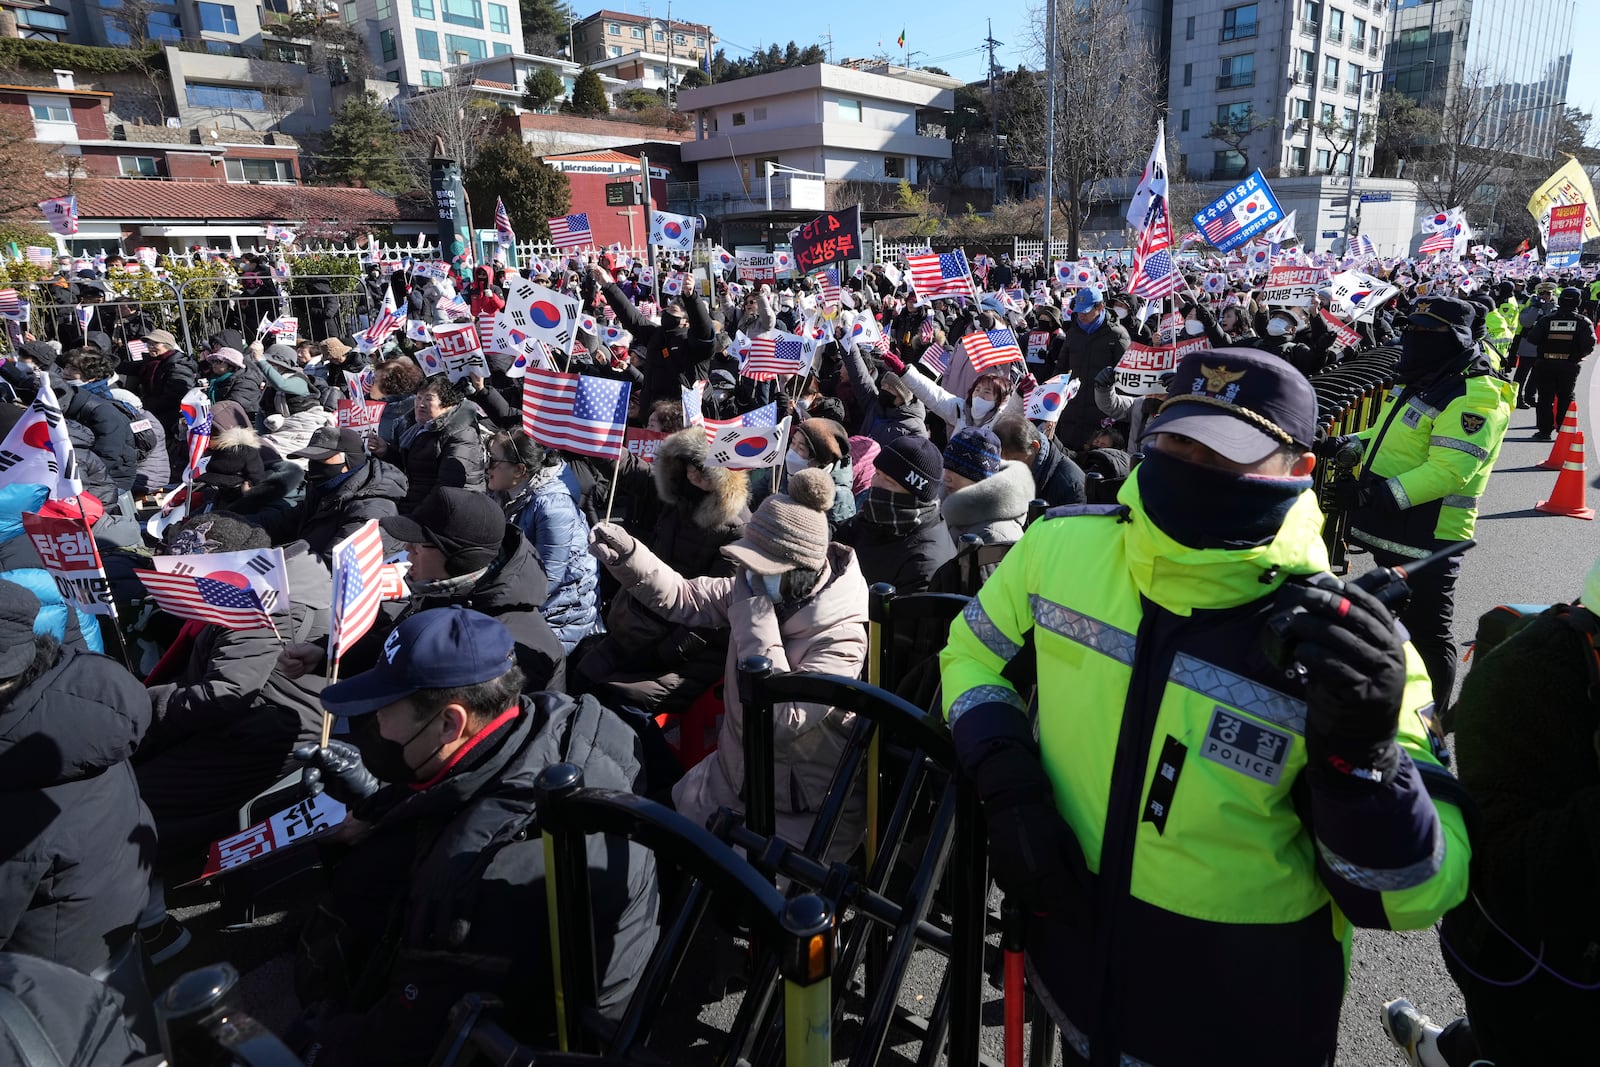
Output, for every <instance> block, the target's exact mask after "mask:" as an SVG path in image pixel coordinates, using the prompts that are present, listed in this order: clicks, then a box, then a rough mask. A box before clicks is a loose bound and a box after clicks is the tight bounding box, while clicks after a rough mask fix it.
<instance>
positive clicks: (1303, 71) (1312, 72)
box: [1295, 49, 1317, 82]
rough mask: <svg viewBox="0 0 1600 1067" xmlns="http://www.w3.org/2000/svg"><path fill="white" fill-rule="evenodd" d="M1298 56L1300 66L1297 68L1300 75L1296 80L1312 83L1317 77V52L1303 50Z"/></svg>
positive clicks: (1297, 75)
mask: <svg viewBox="0 0 1600 1067" xmlns="http://www.w3.org/2000/svg"><path fill="white" fill-rule="evenodd" d="M1296 55H1297V56H1298V57H1299V59H1298V66H1297V68H1296V69H1297V71H1298V73H1297V74H1296V75H1295V80H1296V81H1303V82H1309V81H1311V80H1312V79H1314V78H1315V77H1316V76H1317V54H1316V53H1315V52H1307V51H1305V50H1304V49H1302V50H1300V51H1299V52H1298V53H1296Z"/></svg>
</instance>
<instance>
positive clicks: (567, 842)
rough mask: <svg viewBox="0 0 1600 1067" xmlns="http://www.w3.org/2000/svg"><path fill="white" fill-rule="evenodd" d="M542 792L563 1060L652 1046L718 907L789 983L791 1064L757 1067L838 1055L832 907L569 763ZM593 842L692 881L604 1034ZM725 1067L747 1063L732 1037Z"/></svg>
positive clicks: (617, 1055)
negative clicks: (589, 845)
mask: <svg viewBox="0 0 1600 1067" xmlns="http://www.w3.org/2000/svg"><path fill="white" fill-rule="evenodd" d="M534 788H535V790H536V796H537V799H538V803H539V818H540V825H541V828H542V832H543V834H544V850H545V885H546V900H547V904H548V911H549V916H548V918H549V922H550V936H551V958H552V963H553V966H554V970H555V983H556V985H555V988H556V1020H557V1031H558V1039H559V1040H558V1043H559V1044H560V1046H561V1051H562V1052H575V1053H583V1052H595V1051H603V1052H604V1053H605V1055H606V1056H607V1057H612V1058H614V1059H617V1060H622V1059H626V1058H627V1057H628V1056H629V1055H630V1054H631V1053H633V1052H635V1051H637V1050H638V1049H640V1048H641V1047H642V1046H643V1045H644V1043H645V1041H646V1039H647V1038H648V1036H649V1034H650V1031H651V1027H652V1025H653V1024H654V1021H655V1017H656V1015H657V1013H658V1012H659V1010H660V1007H661V1001H662V997H663V995H664V994H665V992H666V991H667V989H668V987H669V986H670V985H671V984H672V982H673V980H674V978H675V977H676V976H677V974H678V970H679V968H680V967H681V965H682V964H683V961H684V957H685V955H686V953H687V951H688V949H689V945H690V942H691V941H692V939H693V937H694V934H695V931H696V930H697V929H698V928H699V926H700V923H701V922H702V921H703V920H704V918H705V916H706V915H707V912H708V908H709V906H710V904H711V901H712V899H713V897H715V898H716V899H717V901H718V904H719V907H721V908H723V909H724V910H725V911H726V912H727V913H730V914H739V915H741V916H742V917H743V918H745V919H746V920H747V921H748V922H749V924H750V936H751V944H752V946H753V947H756V948H758V949H760V950H761V951H763V953H764V954H765V955H766V956H767V957H768V958H770V959H771V960H773V962H774V966H775V968H776V970H777V971H778V972H779V973H780V974H781V975H782V977H783V983H784V991H783V1018H784V1026H783V1033H784V1042H783V1051H782V1055H781V1057H779V1056H776V1055H775V1056H774V1057H772V1058H769V1059H767V1060H765V1061H757V1062H765V1063H771V1064H778V1063H783V1064H786V1065H787V1067H827V1065H828V1064H829V1062H830V1059H831V1056H832V1014H831V1012H832V1000H833V997H832V975H833V968H834V945H835V937H836V930H835V922H834V914H835V913H834V910H833V908H832V907H831V905H830V903H829V902H828V901H827V900H825V899H823V898H822V897H820V896H817V895H814V894H811V893H804V894H800V895H798V896H794V897H792V898H786V897H785V896H784V894H782V893H780V892H779V891H778V890H777V888H776V887H775V886H774V885H773V884H772V882H771V881H770V880H768V879H767V878H766V877H764V876H763V875H762V874H761V873H760V872H759V871H758V870H757V869H756V868H755V867H754V866H752V865H751V864H750V863H748V862H746V861H745V860H744V859H742V858H741V857H740V856H739V855H738V854H737V853H735V852H734V851H733V850H732V849H731V848H729V847H728V845H727V844H725V843H724V842H722V841H720V840H718V839H717V837H716V836H714V835H713V834H712V833H711V831H709V830H707V829H706V828H704V827H701V826H697V825H695V824H694V823H693V822H691V821H690V820H688V819H686V818H684V817H683V816H682V815H679V814H678V813H677V812H675V811H673V810H671V809H670V808H667V807H664V806H662V805H660V804H657V803H655V802H654V801H650V800H646V799H645V798H643V797H640V796H635V795H634V794H632V793H622V792H615V791H611V790H604V789H586V788H584V786H583V776H582V772H581V771H580V770H579V769H578V768H577V767H575V766H573V765H572V764H570V763H560V764H556V765H554V766H551V767H546V768H545V769H544V770H543V771H542V772H541V773H540V774H539V777H538V779H537V780H536V781H535V783H534ZM589 834H611V835H615V836H618V837H625V838H627V839H628V840H630V841H635V842H638V843H640V844H642V845H644V846H645V847H646V848H648V849H650V850H651V851H652V852H654V853H655V854H656V856H657V857H659V858H662V859H665V860H666V861H667V862H668V863H670V864H671V865H672V866H673V867H675V868H677V869H679V870H681V871H683V872H684V874H685V875H687V876H688V879H689V881H688V885H687V887H686V888H685V890H684V893H683V896H682V901H681V904H680V906H679V907H678V908H677V909H676V911H675V912H673V913H672V917H671V919H670V921H669V922H668V923H667V924H666V926H665V927H664V928H663V929H662V931H661V935H660V938H659V940H658V941H657V942H656V948H655V951H654V952H653V953H652V954H651V956H650V959H649V961H648V962H647V963H646V964H645V968H644V971H643V972H642V973H641V975H640V977H639V984H638V986H637V988H636V990H635V992H634V995H633V998H632V999H631V1000H630V1001H629V1004H628V1008H627V1010H626V1011H625V1012H624V1014H623V1016H622V1018H621V1019H620V1020H619V1021H618V1022H617V1024H616V1025H615V1026H614V1027H611V1026H607V1025H606V1024H605V1023H604V1020H602V1019H600V1018H599V1016H598V1012H597V1010H596V1008H595V1001H596V997H597V968H596V960H595V951H594V929H593V917H592V914H591V911H590V899H591V898H590V894H589V884H588V882H589V866H588V854H587V851H586V849H585V847H584V838H585V837H586V836H587V835H589ZM746 999H747V1000H748V999H750V998H748V997H747V998H746ZM600 1046H603V1049H601V1048H600ZM497 1062H516V1061H514V1060H512V1061H501V1060H497ZM525 1062H530V1063H534V1062H541V1061H538V1060H529V1061H525ZM562 1062H568V1061H562ZM722 1062H727V1063H733V1062H738V1055H737V1053H736V1050H735V1046H734V1044H733V1040H732V1038H730V1043H729V1046H728V1050H727V1051H726V1052H725V1054H724V1056H723V1058H722Z"/></svg>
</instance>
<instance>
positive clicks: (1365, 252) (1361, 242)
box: [1356, 233, 1378, 256]
mask: <svg viewBox="0 0 1600 1067" xmlns="http://www.w3.org/2000/svg"><path fill="white" fill-rule="evenodd" d="M1377 254H1378V249H1377V247H1376V246H1374V245H1373V243H1372V238H1370V237H1368V236H1367V235H1366V234H1364V233H1363V234H1360V235H1358V236H1357V237H1356V255H1358V256H1375V255H1377Z"/></svg>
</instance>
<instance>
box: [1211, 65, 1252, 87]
mask: <svg viewBox="0 0 1600 1067" xmlns="http://www.w3.org/2000/svg"><path fill="white" fill-rule="evenodd" d="M1255 83H1256V72H1255V71H1253V70H1243V71H1240V72H1239V73H1237V74H1219V75H1217V88H1218V89H1248V88H1249V87H1250V86H1252V85H1254V84H1255Z"/></svg>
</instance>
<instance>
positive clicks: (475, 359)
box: [433, 322, 489, 382]
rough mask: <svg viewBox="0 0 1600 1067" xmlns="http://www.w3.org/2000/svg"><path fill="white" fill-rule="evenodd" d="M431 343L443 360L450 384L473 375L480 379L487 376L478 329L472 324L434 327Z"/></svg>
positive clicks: (486, 361) (486, 362)
mask: <svg viewBox="0 0 1600 1067" xmlns="http://www.w3.org/2000/svg"><path fill="white" fill-rule="evenodd" d="M433 343H434V347H436V348H437V349H438V350H439V358H441V359H442V360H444V366H445V373H446V374H448V375H450V380H451V381H452V382H458V381H460V380H461V379H463V378H465V377H467V376H469V375H473V374H476V375H478V376H479V377H482V378H487V377H488V376H489V361H488V360H487V359H485V358H484V355H483V348H482V347H481V346H480V345H479V344H478V328H477V326H475V325H474V324H472V323H470V322H462V323H457V324H456V325H453V326H435V327H434V329H433Z"/></svg>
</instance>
